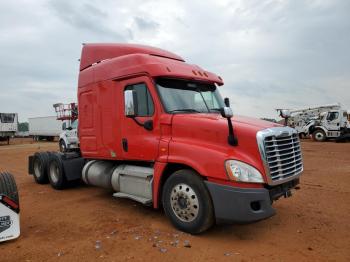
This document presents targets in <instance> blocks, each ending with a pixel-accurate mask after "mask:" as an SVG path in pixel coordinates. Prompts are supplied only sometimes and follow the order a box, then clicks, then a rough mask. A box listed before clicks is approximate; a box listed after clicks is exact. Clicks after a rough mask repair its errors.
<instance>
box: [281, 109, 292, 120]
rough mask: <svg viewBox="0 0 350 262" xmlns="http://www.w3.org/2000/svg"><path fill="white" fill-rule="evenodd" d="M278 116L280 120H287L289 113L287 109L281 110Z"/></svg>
mask: <svg viewBox="0 0 350 262" xmlns="http://www.w3.org/2000/svg"><path fill="white" fill-rule="evenodd" d="M280 116H281V117H282V118H288V117H290V111H289V110H288V109H281V111H280Z"/></svg>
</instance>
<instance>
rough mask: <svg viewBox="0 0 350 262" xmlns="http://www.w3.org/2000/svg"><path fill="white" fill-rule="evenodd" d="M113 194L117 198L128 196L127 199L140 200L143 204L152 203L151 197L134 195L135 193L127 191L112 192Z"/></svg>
mask: <svg viewBox="0 0 350 262" xmlns="http://www.w3.org/2000/svg"><path fill="white" fill-rule="evenodd" d="M113 196H114V197H117V198H129V199H132V200H134V201H137V202H140V203H142V204H144V205H150V204H152V199H148V198H144V197H139V196H135V195H131V194H127V193H122V192H117V193H114V194H113Z"/></svg>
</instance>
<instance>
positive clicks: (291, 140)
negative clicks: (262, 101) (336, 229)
mask: <svg viewBox="0 0 350 262" xmlns="http://www.w3.org/2000/svg"><path fill="white" fill-rule="evenodd" d="M221 85H223V81H222V79H221V78H220V77H219V76H217V75H215V74H213V73H210V72H208V71H205V70H203V69H202V68H200V67H198V66H196V65H191V64H187V63H186V62H185V61H184V59H182V58H181V57H179V56H177V55H175V54H173V53H170V52H167V51H164V50H161V49H157V48H153V47H147V46H140V45H130V44H85V45H84V46H83V50H82V57H81V65H80V73H79V83H78V105H79V127H78V128H79V141H80V151H81V155H80V154H79V153H66V154H63V153H55V152H43V153H36V154H35V155H33V156H30V158H29V173H30V174H33V175H34V178H35V180H36V182H38V183H47V182H50V183H51V185H52V186H53V187H54V188H56V189H62V188H64V187H65V186H66V185H67V183H69V182H70V181H74V180H77V179H82V180H83V181H84V182H85V183H87V184H90V185H95V186H100V187H104V188H109V189H113V191H114V192H115V193H114V194H113V196H115V197H121V198H130V199H134V200H136V201H139V202H141V203H143V204H146V205H152V206H153V207H154V208H159V207H160V206H162V207H163V208H164V210H165V213H166V215H167V216H168V217H169V218H170V220H171V222H172V223H173V224H174V226H175V227H177V228H178V229H180V230H183V231H185V232H189V233H192V234H197V233H201V232H203V231H205V230H207V229H209V228H210V227H211V226H212V225H213V224H214V223H215V222H216V223H231V222H236V223H246V222H253V221H258V220H261V219H265V218H268V217H270V216H272V215H273V214H274V213H275V210H274V209H273V207H272V202H273V201H274V200H277V199H278V198H280V197H281V196H285V197H287V196H290V195H291V193H290V191H291V189H292V188H294V187H295V186H296V185H297V184H298V183H299V177H300V174H301V173H302V171H303V163H302V155H301V148H300V144H299V139H298V135H297V132H296V131H295V130H294V129H292V128H289V127H283V126H280V125H278V124H274V123H270V122H265V121H262V120H258V119H252V118H247V117H240V116H234V117H232V111H231V110H230V108H229V101H228V99H225V100H223V99H222V97H221V96H220V93H219V91H218V88H219V87H218V86H221ZM231 117H232V118H231Z"/></svg>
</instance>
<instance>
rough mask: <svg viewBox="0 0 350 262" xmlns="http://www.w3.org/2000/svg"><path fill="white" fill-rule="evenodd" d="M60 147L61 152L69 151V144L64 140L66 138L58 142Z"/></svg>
mask: <svg viewBox="0 0 350 262" xmlns="http://www.w3.org/2000/svg"><path fill="white" fill-rule="evenodd" d="M58 145H59V148H60V152H62V153H65V152H67V145H66V142H64V140H62V139H61V140H60V142H59V143H58Z"/></svg>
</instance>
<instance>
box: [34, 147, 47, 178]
mask: <svg viewBox="0 0 350 262" xmlns="http://www.w3.org/2000/svg"><path fill="white" fill-rule="evenodd" d="M49 160H50V155H49V153H48V152H37V153H35V154H34V159H33V171H34V172H33V176H34V179H35V182H37V183H38V184H47V183H48V182H49V179H48V177H47V165H48V163H49Z"/></svg>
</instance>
